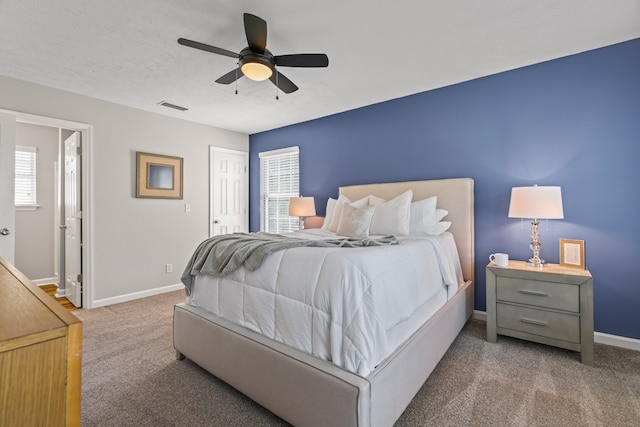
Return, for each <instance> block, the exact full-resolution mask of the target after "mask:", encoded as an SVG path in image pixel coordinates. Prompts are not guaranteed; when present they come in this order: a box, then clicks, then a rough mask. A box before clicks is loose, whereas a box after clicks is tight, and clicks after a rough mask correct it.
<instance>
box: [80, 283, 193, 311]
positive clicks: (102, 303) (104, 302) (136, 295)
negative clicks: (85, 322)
mask: <svg viewBox="0 0 640 427" xmlns="http://www.w3.org/2000/svg"><path fill="white" fill-rule="evenodd" d="M182 289H184V285H183V284H182V283H177V284H175V285H168V286H163V287H161V288H155V289H149V290H146V291H141V292H133V293H131V294H126V295H119V296H117V297H111V298H103V299H99V300H95V301H93V302H92V303H91V304H89V305H88V307H86V308H89V309H91V308H98V307H106V306H108V305H112V304H118V303H121V302H127V301H133V300H137V299H140V298H146V297H150V296H153V295H160V294H164V293H167V292H173V291H179V290H182Z"/></svg>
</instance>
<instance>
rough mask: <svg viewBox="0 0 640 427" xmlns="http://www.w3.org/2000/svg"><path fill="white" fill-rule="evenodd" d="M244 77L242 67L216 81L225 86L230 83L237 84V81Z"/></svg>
mask: <svg viewBox="0 0 640 427" xmlns="http://www.w3.org/2000/svg"><path fill="white" fill-rule="evenodd" d="M242 76H244V73H243V72H242V70H241V69H240V67H238V68H234V69H233V70H231V71H229V72H228V73H227V74H225V75H224V76H222V77H220V78H218V80H216V83H220V84H223V85H228V84H229V83H233V82H235V81H236V80H238V79H239V78H240V77H242Z"/></svg>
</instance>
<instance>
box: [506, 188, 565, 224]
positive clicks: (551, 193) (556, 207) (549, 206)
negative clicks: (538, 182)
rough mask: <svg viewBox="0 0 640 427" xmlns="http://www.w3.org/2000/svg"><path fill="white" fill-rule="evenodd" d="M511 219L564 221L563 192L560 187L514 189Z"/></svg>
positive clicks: (510, 204) (512, 192)
mask: <svg viewBox="0 0 640 427" xmlns="http://www.w3.org/2000/svg"><path fill="white" fill-rule="evenodd" d="M509 218H531V219H538V218H540V219H562V218H564V212H563V211H562V191H561V190H560V187H547V186H540V187H539V186H533V187H513V188H512V189H511V203H509Z"/></svg>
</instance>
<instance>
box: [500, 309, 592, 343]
mask: <svg viewBox="0 0 640 427" xmlns="http://www.w3.org/2000/svg"><path fill="white" fill-rule="evenodd" d="M497 305H498V313H497V324H498V328H506V329H512V330H515V331H520V332H526V333H529V334H535V335H541V336H544V337H549V338H555V339H559V340H564V341H570V342H574V343H579V342H580V316H577V315H573V314H564V313H558V312H554V311H546V310H538V309H535V308H527V307H522V306H516V305H510V304H501V303H498V304H497Z"/></svg>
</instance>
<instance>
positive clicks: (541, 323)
mask: <svg viewBox="0 0 640 427" xmlns="http://www.w3.org/2000/svg"><path fill="white" fill-rule="evenodd" d="M520 321H521V322H524V323H531V324H532V325H538V326H547V325H548V324H549V322H545V321H543V320H536V319H527V318H526V317H523V318H521V319H520Z"/></svg>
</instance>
